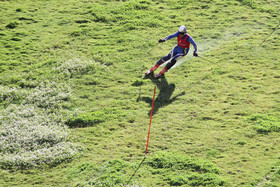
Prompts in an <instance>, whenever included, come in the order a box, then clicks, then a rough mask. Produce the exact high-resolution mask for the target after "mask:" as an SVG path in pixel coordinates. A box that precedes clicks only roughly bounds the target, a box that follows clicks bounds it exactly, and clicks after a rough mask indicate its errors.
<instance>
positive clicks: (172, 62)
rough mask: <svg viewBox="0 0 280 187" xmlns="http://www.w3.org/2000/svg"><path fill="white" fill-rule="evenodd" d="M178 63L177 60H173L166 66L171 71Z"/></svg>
mask: <svg viewBox="0 0 280 187" xmlns="http://www.w3.org/2000/svg"><path fill="white" fill-rule="evenodd" d="M175 63H176V60H175V59H174V58H173V59H172V60H171V62H169V63H168V64H166V67H167V69H170V68H171V67H172V66H174V64H175Z"/></svg>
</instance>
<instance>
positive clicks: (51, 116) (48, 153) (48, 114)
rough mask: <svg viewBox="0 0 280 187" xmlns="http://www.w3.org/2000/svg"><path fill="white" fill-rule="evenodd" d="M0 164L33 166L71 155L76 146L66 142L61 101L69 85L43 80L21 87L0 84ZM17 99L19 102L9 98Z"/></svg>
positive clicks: (67, 132) (4, 165)
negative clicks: (32, 85)
mask: <svg viewBox="0 0 280 187" xmlns="http://www.w3.org/2000/svg"><path fill="white" fill-rule="evenodd" d="M0 91H1V95H0V102H6V103H7V102H8V103H9V105H8V106H7V107H6V108H4V109H1V110H0V165H1V166H2V167H8V168H9V167H37V166H41V165H44V164H48V165H53V164H57V163H60V162H62V161H65V160H68V159H71V158H72V157H73V156H74V155H75V153H76V146H75V145H74V144H72V143H71V142H69V138H68V134H69V131H68V128H67V127H66V126H65V125H64V122H65V120H66V119H67V117H68V116H67V113H66V112H65V113H62V111H63V110H61V109H62V104H63V102H64V101H66V100H68V99H69V98H70V87H69V86H67V85H64V84H63V85H62V84H57V83H55V82H49V81H45V82H43V83H40V84H39V85H38V86H37V87H36V88H34V89H29V90H27V89H26V90H24V89H19V88H8V87H3V86H1V87H0ZM18 99H21V101H22V102H21V103H20V104H15V103H13V101H15V100H18Z"/></svg>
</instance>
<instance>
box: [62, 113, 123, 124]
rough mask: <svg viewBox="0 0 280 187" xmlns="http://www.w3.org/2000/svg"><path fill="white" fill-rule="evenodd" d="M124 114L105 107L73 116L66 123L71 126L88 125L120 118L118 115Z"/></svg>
mask: <svg viewBox="0 0 280 187" xmlns="http://www.w3.org/2000/svg"><path fill="white" fill-rule="evenodd" d="M123 115H124V114H120V112H119V111H117V110H114V109H104V110H100V111H95V112H91V113H86V114H82V115H79V116H77V117H73V118H71V119H69V120H68V121H67V122H66V124H67V125H68V126H69V127H71V128H75V127H88V126H94V125H96V124H99V123H102V122H105V121H107V120H113V119H118V117H120V116H123Z"/></svg>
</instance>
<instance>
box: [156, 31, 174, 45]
mask: <svg viewBox="0 0 280 187" xmlns="http://www.w3.org/2000/svg"><path fill="white" fill-rule="evenodd" d="M178 35H179V33H178V32H176V33H174V34H171V35H169V36H167V37H166V38H164V39H162V38H161V39H159V41H158V42H159V43H161V42H165V41H166V40H170V39H171V38H175V37H178Z"/></svg>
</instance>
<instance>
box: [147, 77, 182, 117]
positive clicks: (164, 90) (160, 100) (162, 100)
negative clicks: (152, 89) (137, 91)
mask: <svg viewBox="0 0 280 187" xmlns="http://www.w3.org/2000/svg"><path fill="white" fill-rule="evenodd" d="M151 80H152V82H153V83H154V84H156V86H157V87H158V89H159V94H158V96H157V98H156V99H155V102H154V110H153V115H154V114H156V113H157V112H158V110H159V108H160V107H163V106H166V105H169V104H171V103H172V102H174V101H175V100H176V99H177V98H178V97H179V96H182V95H185V92H182V93H180V94H178V95H176V96H174V97H173V98H171V96H172V94H173V92H174V91H175V84H173V83H171V84H168V82H167V80H166V78H165V77H162V78H161V79H151ZM142 100H143V101H145V102H146V103H149V104H150V105H151V106H152V102H153V99H152V98H150V97H143V98H142ZM150 114H151V111H149V115H150Z"/></svg>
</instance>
